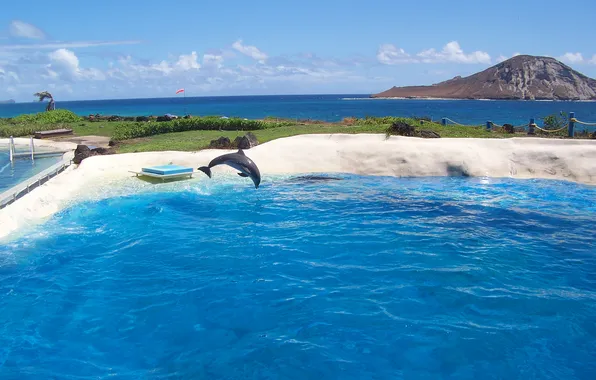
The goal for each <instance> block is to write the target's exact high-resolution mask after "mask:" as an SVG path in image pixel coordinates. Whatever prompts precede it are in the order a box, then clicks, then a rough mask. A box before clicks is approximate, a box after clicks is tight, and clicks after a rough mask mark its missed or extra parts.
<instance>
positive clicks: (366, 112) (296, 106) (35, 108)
mask: <svg viewBox="0 0 596 380" xmlns="http://www.w3.org/2000/svg"><path fill="white" fill-rule="evenodd" d="M56 107H57V108H62V109H68V110H71V111H73V112H75V113H77V114H79V115H81V116H86V115H94V114H101V115H121V116H149V115H163V114H166V113H171V114H177V115H184V114H185V113H190V114H191V115H195V116H205V115H219V116H228V117H243V118H248V119H258V118H263V117H266V116H275V117H280V118H292V119H315V120H322V121H339V120H341V119H343V118H345V117H365V116H428V117H431V118H432V119H433V120H440V119H441V118H443V117H447V118H449V119H452V120H454V121H455V122H457V123H460V124H469V125H475V124H478V125H484V124H485V123H486V121H487V120H490V121H493V122H494V123H497V124H505V123H511V124H514V125H519V124H523V123H527V122H528V121H529V119H530V118H536V120H537V121H539V120H540V118H543V117H545V116H548V115H550V114H553V113H559V112H561V111H563V112H575V115H576V118H577V119H579V120H582V121H587V122H595V121H596V102H562V101H561V102H548V101H488V100H486V101H485V100H418V99H371V98H369V97H368V95H362V94H360V95H354V94H343V95H271V96H218V97H187V98H183V97H178V98H154V99H118V100H83V101H60V99H59V98H58V99H56ZM44 109H45V103H43V104H41V103H39V102H30V103H16V104H0V117H14V116H17V115H20V114H23V113H36V112H41V111H43V110H44Z"/></svg>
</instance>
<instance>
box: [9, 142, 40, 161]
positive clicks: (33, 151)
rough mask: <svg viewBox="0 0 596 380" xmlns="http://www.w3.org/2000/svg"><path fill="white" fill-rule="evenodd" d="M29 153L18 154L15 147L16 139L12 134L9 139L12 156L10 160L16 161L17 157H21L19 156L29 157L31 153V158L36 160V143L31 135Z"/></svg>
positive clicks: (10, 155)
mask: <svg viewBox="0 0 596 380" xmlns="http://www.w3.org/2000/svg"><path fill="white" fill-rule="evenodd" d="M29 150H30V152H29V153H20V154H17V153H16V152H15V147H14V139H13V137H12V136H10V138H9V139H8V155H9V157H10V162H11V163H12V162H14V159H15V158H19V157H28V156H29V154H30V155H31V160H35V143H34V142H33V137H31V138H30V139H29Z"/></svg>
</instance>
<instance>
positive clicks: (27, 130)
mask: <svg viewBox="0 0 596 380" xmlns="http://www.w3.org/2000/svg"><path fill="white" fill-rule="evenodd" d="M50 112H51V111H50ZM58 128H68V126H62V125H61V124H35V123H30V124H0V137H10V136H13V137H22V136H31V135H33V134H35V132H37V131H49V130H50V129H58Z"/></svg>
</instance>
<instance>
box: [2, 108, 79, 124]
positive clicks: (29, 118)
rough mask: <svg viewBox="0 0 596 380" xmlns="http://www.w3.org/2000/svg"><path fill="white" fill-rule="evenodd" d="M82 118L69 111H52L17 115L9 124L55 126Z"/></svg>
mask: <svg viewBox="0 0 596 380" xmlns="http://www.w3.org/2000/svg"><path fill="white" fill-rule="evenodd" d="M81 120H82V118H81V117H80V116H78V115H77V114H75V113H74V112H71V111H69V110H63V109H58V110H53V111H46V112H39V113H35V114H23V115H19V116H17V117H15V118H13V119H10V122H11V123H13V124H24V123H27V124H30V123H34V124H57V123H73V122H77V121H81Z"/></svg>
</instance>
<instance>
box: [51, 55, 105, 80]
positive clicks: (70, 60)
mask: <svg viewBox="0 0 596 380" xmlns="http://www.w3.org/2000/svg"><path fill="white" fill-rule="evenodd" d="M48 56H49V58H50V61H51V63H50V64H49V65H48V66H47V77H48V78H52V79H63V80H66V81H68V82H71V81H74V80H77V79H91V80H103V79H105V75H104V74H103V73H102V72H101V71H99V70H97V69H81V67H80V66H79V58H78V57H77V56H76V54H75V53H74V52H72V51H70V50H67V49H58V50H56V51H53V52H51V53H50V54H48Z"/></svg>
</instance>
